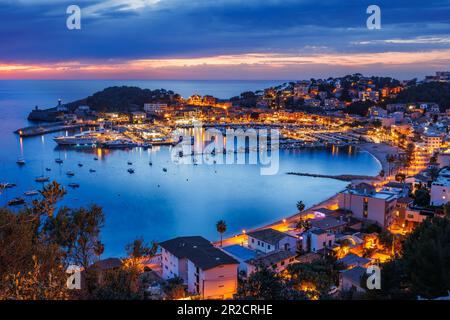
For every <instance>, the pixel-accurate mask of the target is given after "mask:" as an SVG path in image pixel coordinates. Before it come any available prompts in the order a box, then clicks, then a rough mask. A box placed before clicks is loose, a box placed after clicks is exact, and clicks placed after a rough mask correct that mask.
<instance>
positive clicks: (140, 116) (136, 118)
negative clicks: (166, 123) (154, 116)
mask: <svg viewBox="0 0 450 320" xmlns="http://www.w3.org/2000/svg"><path fill="white" fill-rule="evenodd" d="M131 117H132V119H133V122H134V123H142V122H144V121H145V119H147V114H146V113H145V112H141V111H134V112H132V113H131Z"/></svg>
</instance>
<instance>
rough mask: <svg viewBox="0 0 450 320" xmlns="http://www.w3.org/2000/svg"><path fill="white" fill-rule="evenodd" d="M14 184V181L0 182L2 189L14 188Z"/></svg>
mask: <svg viewBox="0 0 450 320" xmlns="http://www.w3.org/2000/svg"><path fill="white" fill-rule="evenodd" d="M15 186H16V184H15V183H9V182H4V183H0V187H1V188H2V189H9V188H14V187H15Z"/></svg>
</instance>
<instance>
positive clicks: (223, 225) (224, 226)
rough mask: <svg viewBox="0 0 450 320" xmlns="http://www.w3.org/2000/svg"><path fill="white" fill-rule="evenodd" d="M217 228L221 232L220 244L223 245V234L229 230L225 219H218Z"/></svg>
mask: <svg viewBox="0 0 450 320" xmlns="http://www.w3.org/2000/svg"><path fill="white" fill-rule="evenodd" d="M216 230H217V232H218V233H220V246H222V240H223V234H224V233H225V232H226V231H227V224H226V223H225V221H224V220H219V221H217V223H216Z"/></svg>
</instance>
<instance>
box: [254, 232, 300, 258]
mask: <svg viewBox="0 0 450 320" xmlns="http://www.w3.org/2000/svg"><path fill="white" fill-rule="evenodd" d="M247 237H248V247H249V248H250V249H254V250H259V251H261V252H264V253H268V252H272V251H276V250H287V251H291V252H295V251H296V250H297V238H296V237H294V236H291V235H289V234H287V233H284V232H280V231H277V230H275V229H270V228H269V229H262V230H258V231H254V232H250V233H248V234H247Z"/></svg>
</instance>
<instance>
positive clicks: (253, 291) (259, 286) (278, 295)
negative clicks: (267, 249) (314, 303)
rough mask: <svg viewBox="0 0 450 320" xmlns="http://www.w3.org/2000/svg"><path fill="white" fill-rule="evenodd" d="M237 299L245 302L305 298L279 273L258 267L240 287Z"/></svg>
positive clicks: (264, 267) (241, 282) (242, 281)
mask: <svg viewBox="0 0 450 320" xmlns="http://www.w3.org/2000/svg"><path fill="white" fill-rule="evenodd" d="M236 296H237V299H243V300H299V299H305V296H304V295H303V294H302V293H301V292H299V291H297V290H294V289H293V288H292V286H290V285H289V284H288V283H287V282H286V281H285V280H284V279H283V277H282V276H281V275H280V274H279V273H275V272H274V271H273V270H271V269H269V268H267V267H266V266H262V265H261V266H258V267H257V269H256V271H255V272H253V273H252V274H251V275H250V276H249V277H248V279H247V280H241V281H240V282H239V285H238V293H237V295H236Z"/></svg>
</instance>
